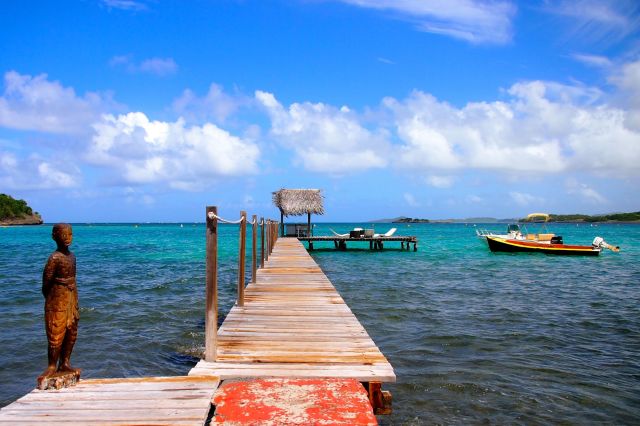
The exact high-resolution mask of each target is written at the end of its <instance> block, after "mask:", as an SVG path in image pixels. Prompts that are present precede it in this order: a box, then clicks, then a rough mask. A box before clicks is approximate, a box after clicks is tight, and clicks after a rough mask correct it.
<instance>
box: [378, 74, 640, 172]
mask: <svg viewBox="0 0 640 426" xmlns="http://www.w3.org/2000/svg"><path fill="white" fill-rule="evenodd" d="M624 75H626V74H624ZM621 78H622V77H621ZM620 84H621V85H623V84H624V85H625V86H629V87H636V83H635V80H634V79H633V78H632V77H628V78H624V79H623V80H621V82H620ZM629 90H630V89H629ZM634 90H635V89H634ZM506 93H507V95H508V96H509V98H508V99H507V100H506V101H494V102H474V103H469V104H467V105H465V106H464V107H462V108H456V107H453V106H451V105H449V104H447V103H445V102H441V101H438V100H437V99H436V98H434V97H433V96H431V95H429V94H426V93H423V92H419V91H416V92H414V93H412V94H411V95H410V96H409V97H408V98H406V99H404V100H401V101H398V100H395V99H392V98H387V99H385V100H384V101H383V105H384V106H385V107H386V108H388V109H389V110H390V111H391V112H392V115H393V116H394V118H395V122H396V132H397V135H398V137H399V139H400V142H401V144H400V147H399V154H398V159H399V165H401V166H402V167H410V168H412V169H415V170H419V171H422V172H423V173H425V174H427V175H431V174H433V173H434V172H435V173H437V172H438V171H440V172H441V171H447V172H449V173H450V172H451V171H454V170H461V169H478V170H489V171H494V172H504V173H509V174H531V175H536V174H540V173H554V174H557V173H561V172H567V171H587V172H590V173H596V174H606V175H611V176H637V175H638V170H639V169H638V166H637V165H638V164H639V162H640V132H639V131H638V130H637V128H636V127H635V126H632V125H631V124H633V123H632V120H631V119H632V118H634V117H635V115H634V114H635V113H636V112H635V110H633V109H628V108H622V107H617V106H615V105H612V104H609V103H606V102H605V101H604V99H603V98H604V96H603V94H602V92H601V91H599V90H598V89H595V88H589V87H582V86H579V85H578V86H566V85H561V84H558V83H552V82H542V81H531V82H523V83H518V84H515V85H513V86H512V87H511V88H510V89H509V90H508V91H507V92H506Z"/></svg>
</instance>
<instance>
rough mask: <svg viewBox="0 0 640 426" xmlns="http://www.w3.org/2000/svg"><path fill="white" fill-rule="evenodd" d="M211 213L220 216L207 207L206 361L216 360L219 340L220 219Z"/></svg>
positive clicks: (216, 210) (214, 210)
mask: <svg viewBox="0 0 640 426" xmlns="http://www.w3.org/2000/svg"><path fill="white" fill-rule="evenodd" d="M209 213H213V214H214V215H216V216H217V215H218V208H217V207H215V206H213V207H211V206H207V209H206V220H205V222H206V224H207V227H206V241H207V242H206V269H205V275H206V290H205V297H206V299H205V305H206V309H205V320H204V335H205V337H204V359H205V360H206V361H211V362H213V361H215V360H216V350H217V339H218V219H217V217H216V216H213V217H209Z"/></svg>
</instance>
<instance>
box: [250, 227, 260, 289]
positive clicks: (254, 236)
mask: <svg viewBox="0 0 640 426" xmlns="http://www.w3.org/2000/svg"><path fill="white" fill-rule="evenodd" d="M251 221H252V224H251V282H252V283H255V282H256V270H257V269H258V255H257V249H258V216H256V215H255V214H254V215H253V216H252V217H251Z"/></svg>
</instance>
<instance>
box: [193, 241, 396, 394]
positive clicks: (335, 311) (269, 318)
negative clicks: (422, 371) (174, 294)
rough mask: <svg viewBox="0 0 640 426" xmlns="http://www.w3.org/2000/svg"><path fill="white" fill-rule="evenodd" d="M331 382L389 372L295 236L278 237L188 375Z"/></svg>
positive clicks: (389, 377) (389, 376) (380, 377)
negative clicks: (210, 350)
mask: <svg viewBox="0 0 640 426" xmlns="http://www.w3.org/2000/svg"><path fill="white" fill-rule="evenodd" d="M205 374H210V375H213V376H217V377H220V379H221V380H224V379H230V378H240V377H298V378H302V377H307V378H308V377H325V378H328V377H334V378H355V379H357V380H358V381H360V382H378V383H380V382H394V381H395V379H396V377H395V374H394V372H393V368H392V367H391V365H390V364H389V362H388V361H387V359H386V358H385V357H384V355H383V354H382V353H381V352H380V350H379V349H378V347H377V346H376V345H375V343H374V342H373V340H371V338H370V337H369V335H368V334H367V332H366V330H365V329H364V328H363V327H362V325H361V324H360V322H358V320H357V318H356V317H355V315H354V314H353V313H352V312H351V310H350V309H349V307H348V306H347V304H346V303H345V302H344V300H343V299H342V297H341V296H340V294H339V293H338V291H337V290H336V289H335V287H334V286H333V285H332V284H331V282H330V281H329V279H328V278H327V276H326V275H325V274H324V273H323V272H322V270H321V269H320V267H319V266H318V265H317V264H316V262H315V261H314V260H313V259H312V258H311V256H309V254H308V253H307V251H306V250H305V248H304V246H303V245H302V244H301V243H300V242H299V241H298V239H297V238H278V240H277V242H276V243H275V246H274V248H273V251H272V253H271V255H270V256H269V259H268V261H267V262H266V263H265V267H264V268H262V269H258V270H257V274H256V281H255V282H253V283H250V284H249V286H247V288H246V290H245V293H244V303H243V306H240V304H237V305H236V306H234V307H233V308H232V309H231V311H230V312H229V314H228V315H227V317H226V319H225V321H224V323H223V324H222V326H221V327H220V330H219V331H218V334H217V355H216V357H215V361H214V360H210V361H209V360H202V361H200V362H199V363H198V364H197V365H196V367H195V368H193V369H192V370H191V371H190V372H189V375H205Z"/></svg>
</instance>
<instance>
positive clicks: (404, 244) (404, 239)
mask: <svg viewBox="0 0 640 426" xmlns="http://www.w3.org/2000/svg"><path fill="white" fill-rule="evenodd" d="M296 238H297V239H298V240H299V241H305V242H307V243H308V244H309V250H313V243H314V242H323V241H325V242H326V241H333V244H334V246H335V248H336V249H339V250H346V249H347V243H369V249H371V250H382V249H383V248H384V244H385V243H387V242H399V243H400V248H401V249H402V250H409V249H410V244H413V251H417V250H418V237H416V236H413V235H407V236H400V235H399V236H391V237H348V236H346V237H339V236H336V235H319V236H317V237H296Z"/></svg>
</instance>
